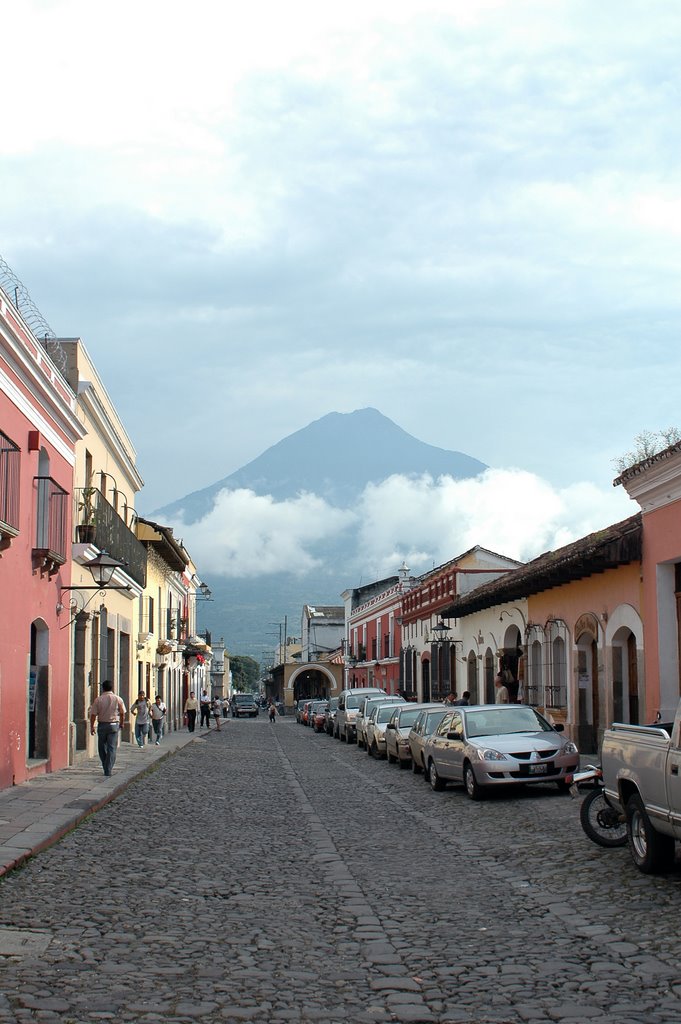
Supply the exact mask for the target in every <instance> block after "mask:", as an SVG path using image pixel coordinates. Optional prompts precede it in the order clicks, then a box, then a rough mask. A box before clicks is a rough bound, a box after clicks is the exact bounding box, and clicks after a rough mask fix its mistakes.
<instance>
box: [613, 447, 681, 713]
mask: <svg viewBox="0 0 681 1024" xmlns="http://www.w3.org/2000/svg"><path fill="white" fill-rule="evenodd" d="M615 484H616V485H618V486H622V487H624V489H625V490H626V492H627V494H628V495H629V497H630V498H633V499H634V500H635V501H636V502H638V504H639V505H640V507H641V511H642V530H643V567H642V576H643V583H642V591H643V592H642V613H643V621H644V623H645V636H646V644H645V679H646V686H645V704H644V705H643V706H644V709H645V710H644V711H643V716H644V717H643V719H642V720H643V721H644V722H652V721H654V720H655V717H656V715H659V716H660V719H661V720H662V721H670V720H671V719H672V718H673V717H674V713H675V711H676V708H677V706H678V703H679V696H680V695H681V443H677V444H672V445H670V446H669V447H668V448H665V449H664V450H663V451H661V452H659V453H658V454H656V455H653V456H650V457H649V458H646V459H643V460H642V461H641V462H637V463H636V464H635V465H633V466H630V467H629V469H627V470H625V471H624V472H623V473H622V474H621V475H620V476H619V477H617V479H616V480H615Z"/></svg>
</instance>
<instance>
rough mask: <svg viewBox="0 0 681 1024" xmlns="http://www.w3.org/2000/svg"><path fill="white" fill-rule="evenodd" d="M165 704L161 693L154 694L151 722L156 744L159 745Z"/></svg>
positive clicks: (161, 737) (164, 715)
mask: <svg viewBox="0 0 681 1024" xmlns="http://www.w3.org/2000/svg"><path fill="white" fill-rule="evenodd" d="M166 710H167V708H166V706H165V704H164V703H163V701H162V700H161V694H160V693H157V694H156V700H155V701H154V703H153V704H152V705H151V724H152V726H153V727H154V736H155V737H156V739H155V741H154V742H155V744H156V746H158V745H159V743H160V742H161V740H162V739H163V725H164V722H165V717H166Z"/></svg>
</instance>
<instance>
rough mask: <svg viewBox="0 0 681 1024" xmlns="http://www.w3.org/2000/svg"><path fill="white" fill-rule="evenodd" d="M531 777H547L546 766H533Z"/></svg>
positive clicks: (531, 767) (531, 766)
mask: <svg viewBox="0 0 681 1024" xmlns="http://www.w3.org/2000/svg"><path fill="white" fill-rule="evenodd" d="M530 775H546V765H545V764H531V765H530Z"/></svg>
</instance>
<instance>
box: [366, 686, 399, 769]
mask: <svg viewBox="0 0 681 1024" xmlns="http://www.w3.org/2000/svg"><path fill="white" fill-rule="evenodd" d="M398 699H400V698H398ZM402 703H404V701H402ZM396 707H401V704H390V703H386V702H385V701H384V702H383V703H382V704H376V705H375V706H374V707H373V708H372V709H371V713H370V715H369V720H368V722H367V724H366V728H365V730H364V733H365V736H366V741H365V742H366V748H367V754H369V756H370V757H385V730H386V728H387V726H388V722H389V721H390V717H391V715H392V713H393V711H394V710H395V708H396Z"/></svg>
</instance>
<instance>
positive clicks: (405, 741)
mask: <svg viewBox="0 0 681 1024" xmlns="http://www.w3.org/2000/svg"><path fill="white" fill-rule="evenodd" d="M420 714H421V705H420V704H405V706H404V707H398V708H394V710H393V713H392V715H391V716H390V721H389V722H388V724H387V726H386V730H385V756H386V757H387V758H388V764H399V766H400V768H406V767H407V766H408V765H410V764H411V750H410V749H409V733H410V731H411V727H412V725H414V723H415V722H416V719H417V718H418V717H419V715H420Z"/></svg>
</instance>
